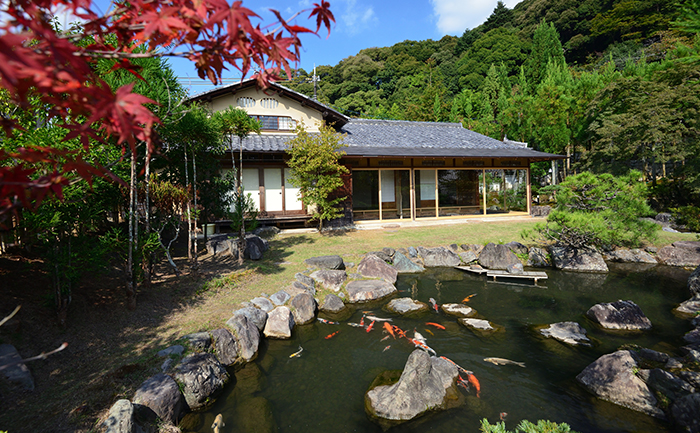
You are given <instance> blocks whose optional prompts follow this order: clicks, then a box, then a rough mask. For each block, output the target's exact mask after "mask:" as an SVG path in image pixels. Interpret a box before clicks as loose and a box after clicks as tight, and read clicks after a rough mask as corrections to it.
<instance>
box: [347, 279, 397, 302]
mask: <svg viewBox="0 0 700 433" xmlns="http://www.w3.org/2000/svg"><path fill="white" fill-rule="evenodd" d="M345 290H346V291H347V292H348V302H351V303H355V302H368V301H375V300H377V299H382V298H385V297H387V296H389V295H393V294H394V293H396V287H395V286H394V285H393V284H391V283H388V282H386V281H384V280H358V281H351V282H349V283H348V285H347V286H345Z"/></svg>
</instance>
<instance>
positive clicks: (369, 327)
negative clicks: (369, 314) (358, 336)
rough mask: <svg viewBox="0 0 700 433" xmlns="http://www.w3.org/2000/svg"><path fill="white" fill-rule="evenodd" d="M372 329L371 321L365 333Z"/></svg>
mask: <svg viewBox="0 0 700 433" xmlns="http://www.w3.org/2000/svg"><path fill="white" fill-rule="evenodd" d="M373 327H374V320H372V323H370V324H369V326H368V327H367V332H369V331H371V330H372V328H373Z"/></svg>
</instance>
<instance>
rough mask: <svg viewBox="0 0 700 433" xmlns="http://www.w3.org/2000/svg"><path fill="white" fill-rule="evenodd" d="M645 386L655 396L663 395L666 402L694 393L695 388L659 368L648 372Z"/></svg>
mask: <svg viewBox="0 0 700 433" xmlns="http://www.w3.org/2000/svg"><path fill="white" fill-rule="evenodd" d="M645 382H646V384H647V386H648V387H649V389H651V390H652V391H654V392H656V395H657V396H659V395H663V396H664V397H665V399H666V400H669V401H675V400H678V399H679V398H681V397H685V396H686V395H688V394H692V393H693V392H695V388H693V386H692V385H691V384H689V383H688V382H686V381H685V380H683V379H681V378H680V377H678V376H676V375H674V374H673V373H669V372H668V371H665V370H662V369H660V368H654V369H651V370H648V375H647V377H646V380H645Z"/></svg>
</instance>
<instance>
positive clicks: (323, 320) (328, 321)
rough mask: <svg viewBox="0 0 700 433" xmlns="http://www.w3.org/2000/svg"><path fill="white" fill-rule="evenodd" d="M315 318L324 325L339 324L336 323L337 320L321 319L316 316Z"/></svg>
mask: <svg viewBox="0 0 700 433" xmlns="http://www.w3.org/2000/svg"><path fill="white" fill-rule="evenodd" d="M316 320H318V321H319V322H321V323H325V324H326V325H340V323H338V322H333V321H331V320H326V319H321V318H320V317H317V318H316Z"/></svg>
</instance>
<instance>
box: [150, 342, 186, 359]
mask: <svg viewBox="0 0 700 433" xmlns="http://www.w3.org/2000/svg"><path fill="white" fill-rule="evenodd" d="M184 351H185V348H184V347H183V346H182V345H180V344H175V345H173V346H170V347H166V348H165V349H163V350H161V351H160V352H158V353H157V354H156V355H158V356H160V357H161V358H164V357H166V356H170V355H182V353H183V352H184Z"/></svg>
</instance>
